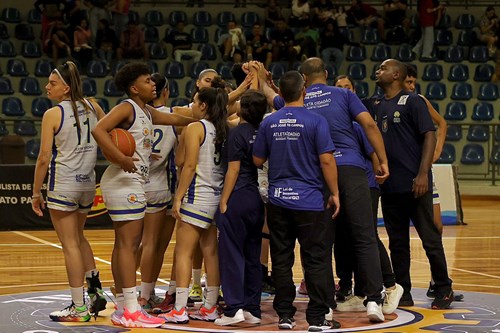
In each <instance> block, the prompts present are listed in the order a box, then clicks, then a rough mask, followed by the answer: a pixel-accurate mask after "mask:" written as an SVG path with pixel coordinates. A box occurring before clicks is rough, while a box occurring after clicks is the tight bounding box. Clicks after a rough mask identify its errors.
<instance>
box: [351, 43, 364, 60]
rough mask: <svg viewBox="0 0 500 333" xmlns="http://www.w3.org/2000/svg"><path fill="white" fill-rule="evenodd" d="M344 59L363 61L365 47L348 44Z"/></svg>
mask: <svg viewBox="0 0 500 333" xmlns="http://www.w3.org/2000/svg"><path fill="white" fill-rule="evenodd" d="M346 59H347V60H349V61H365V60H366V48H365V47H364V46H362V45H361V46H350V47H349V50H348V51H347V56H346Z"/></svg>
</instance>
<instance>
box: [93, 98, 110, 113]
mask: <svg viewBox="0 0 500 333" xmlns="http://www.w3.org/2000/svg"><path fill="white" fill-rule="evenodd" d="M95 101H96V102H97V104H99V106H100V107H101V109H102V110H103V111H104V113H108V112H109V102H108V100H107V99H106V98H96V99H95Z"/></svg>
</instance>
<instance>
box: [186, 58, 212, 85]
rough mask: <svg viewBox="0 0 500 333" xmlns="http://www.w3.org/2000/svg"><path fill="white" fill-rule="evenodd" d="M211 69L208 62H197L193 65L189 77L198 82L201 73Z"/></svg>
mask: <svg viewBox="0 0 500 333" xmlns="http://www.w3.org/2000/svg"><path fill="white" fill-rule="evenodd" d="M208 68H210V65H209V64H208V62H206V61H199V62H195V63H193V64H192V65H191V70H190V71H189V76H190V77H191V78H192V79H195V80H197V79H198V77H199V76H200V73H201V72H202V71H204V70H205V69H208Z"/></svg>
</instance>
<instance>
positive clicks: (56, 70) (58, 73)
mask: <svg viewBox="0 0 500 333" xmlns="http://www.w3.org/2000/svg"><path fill="white" fill-rule="evenodd" d="M54 72H56V74H57V75H58V76H59V78H60V79H61V81H62V82H63V83H64V85H66V86H68V87H69V84H67V83H66V80H64V78H63V76H62V75H61V72H59V70H58V69H57V68H54Z"/></svg>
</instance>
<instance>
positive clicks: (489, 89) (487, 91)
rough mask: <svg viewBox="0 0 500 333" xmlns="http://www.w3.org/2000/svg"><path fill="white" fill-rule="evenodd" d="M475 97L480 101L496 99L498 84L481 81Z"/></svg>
mask: <svg viewBox="0 0 500 333" xmlns="http://www.w3.org/2000/svg"><path fill="white" fill-rule="evenodd" d="M477 99H479V100H481V101H496V100H497V99H498V86H497V85H496V83H490V82H488V83H483V84H481V86H479V94H478V95H477Z"/></svg>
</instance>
